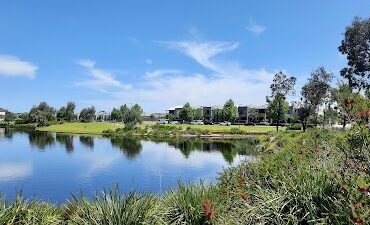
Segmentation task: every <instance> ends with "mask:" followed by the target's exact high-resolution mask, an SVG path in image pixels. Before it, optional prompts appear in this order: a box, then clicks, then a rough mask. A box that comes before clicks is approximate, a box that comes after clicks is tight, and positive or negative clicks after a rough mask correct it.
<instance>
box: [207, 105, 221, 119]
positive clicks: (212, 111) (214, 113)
mask: <svg viewBox="0 0 370 225" xmlns="http://www.w3.org/2000/svg"><path fill="white" fill-rule="evenodd" d="M221 109H222V107H221V106H203V118H204V120H205V121H209V122H219V121H220V110H221Z"/></svg>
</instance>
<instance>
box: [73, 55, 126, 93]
mask: <svg viewBox="0 0 370 225" xmlns="http://www.w3.org/2000/svg"><path fill="white" fill-rule="evenodd" d="M77 63H78V64H79V65H81V66H82V67H84V68H85V69H86V70H87V71H88V72H89V75H90V76H91V77H92V78H93V79H89V80H84V81H80V82H76V83H75V85H76V86H80V87H86V88H90V89H94V90H97V91H100V92H108V91H109V90H111V89H112V88H114V89H123V90H128V89H130V88H131V86H130V85H124V84H122V83H121V82H120V81H118V80H116V79H115V77H114V76H113V74H112V73H110V72H108V71H105V70H102V69H97V68H96V67H95V62H94V61H91V60H89V59H83V60H79V61H78V62H77Z"/></svg>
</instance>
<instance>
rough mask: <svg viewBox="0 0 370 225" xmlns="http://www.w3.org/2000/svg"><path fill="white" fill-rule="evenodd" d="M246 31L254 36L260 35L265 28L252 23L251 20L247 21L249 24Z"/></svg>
mask: <svg viewBox="0 0 370 225" xmlns="http://www.w3.org/2000/svg"><path fill="white" fill-rule="evenodd" d="M246 28H247V30H249V31H250V32H252V33H254V34H257V35H258V34H261V33H263V32H265V31H266V27H265V26H261V25H258V24H257V23H256V22H254V21H253V20H252V19H250V20H249V24H248V25H247V27H246Z"/></svg>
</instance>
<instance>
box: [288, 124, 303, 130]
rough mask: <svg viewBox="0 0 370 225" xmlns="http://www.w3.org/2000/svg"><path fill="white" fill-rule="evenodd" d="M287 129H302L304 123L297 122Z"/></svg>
mask: <svg viewBox="0 0 370 225" xmlns="http://www.w3.org/2000/svg"><path fill="white" fill-rule="evenodd" d="M286 130H302V125H301V124H299V123H296V124H293V125H290V126H288V127H287V128H286Z"/></svg>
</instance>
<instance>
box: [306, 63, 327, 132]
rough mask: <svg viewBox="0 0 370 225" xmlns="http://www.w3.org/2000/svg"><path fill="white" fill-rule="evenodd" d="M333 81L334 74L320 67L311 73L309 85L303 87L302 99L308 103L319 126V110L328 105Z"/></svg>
mask: <svg viewBox="0 0 370 225" xmlns="http://www.w3.org/2000/svg"><path fill="white" fill-rule="evenodd" d="M332 79H333V74H332V73H331V72H328V71H326V70H325V68H324V67H319V68H317V69H316V70H315V71H313V72H312V73H311V76H310V78H309V79H308V83H307V84H305V85H303V87H302V91H301V94H302V98H303V99H304V101H306V102H307V103H308V104H309V106H310V108H311V110H312V112H313V114H314V119H315V125H316V126H317V110H318V108H319V107H320V106H321V105H323V104H324V103H326V102H327V101H328V99H329V97H330V82H331V80H332Z"/></svg>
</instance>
